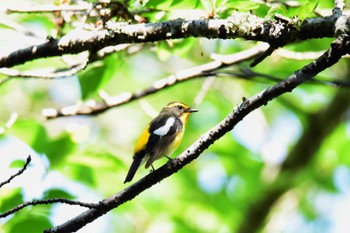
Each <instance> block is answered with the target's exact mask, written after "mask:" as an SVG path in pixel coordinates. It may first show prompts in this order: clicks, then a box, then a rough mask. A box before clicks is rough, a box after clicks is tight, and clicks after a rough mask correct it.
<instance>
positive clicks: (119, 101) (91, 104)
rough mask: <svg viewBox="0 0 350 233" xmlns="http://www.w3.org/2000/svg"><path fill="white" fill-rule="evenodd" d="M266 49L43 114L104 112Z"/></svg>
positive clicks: (262, 46) (218, 58)
mask: <svg viewBox="0 0 350 233" xmlns="http://www.w3.org/2000/svg"><path fill="white" fill-rule="evenodd" d="M265 49H266V44H260V45H257V46H255V47H253V48H251V49H248V50H245V51H242V52H239V53H236V54H232V55H226V56H222V55H216V56H213V59H214V61H212V62H209V63H207V64H204V65H200V66H195V67H192V68H189V69H185V70H181V71H179V72H177V73H176V74H174V75H171V76H169V77H167V78H164V79H161V80H158V81H157V82H155V83H154V84H153V85H152V86H151V87H149V88H147V89H145V90H143V91H140V92H136V93H130V92H126V93H122V94H120V95H118V96H110V97H105V98H103V100H104V101H103V102H96V101H86V102H85V104H78V105H72V106H68V107H64V108H62V109H52V108H50V109H44V110H43V111H42V115H43V116H44V117H45V118H46V119H53V118H58V117H65V116H76V115H92V114H99V113H102V112H104V111H106V110H108V109H110V108H113V107H117V106H120V105H123V104H126V103H129V102H131V101H133V100H137V99H140V98H142V97H145V96H148V95H151V94H153V93H156V92H158V91H160V90H163V89H165V88H167V87H171V86H173V85H176V84H178V83H180V82H185V81H189V80H192V79H194V78H199V77H203V76H206V75H205V74H206V72H210V71H213V70H217V69H220V68H224V67H227V66H231V65H233V64H237V63H240V62H243V61H246V60H250V59H251V58H253V57H255V56H256V55H258V54H259V53H261V52H262V51H263V50H265Z"/></svg>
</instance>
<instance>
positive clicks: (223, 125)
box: [45, 37, 350, 233]
mask: <svg viewBox="0 0 350 233" xmlns="http://www.w3.org/2000/svg"><path fill="white" fill-rule="evenodd" d="M349 48H350V43H349V40H348V38H344V37H340V38H338V39H337V40H336V41H334V42H333V43H332V45H331V47H330V49H328V50H327V51H326V52H325V53H324V54H323V55H322V56H321V57H319V58H318V59H316V60H315V61H313V62H312V63H310V64H308V65H306V66H304V67H303V68H302V69H300V70H298V71H296V72H295V73H294V74H293V75H291V76H290V77H288V78H287V79H286V80H283V81H281V82H280V83H277V84H276V85H274V86H272V87H270V88H267V89H265V90H264V91H262V92H260V93H258V94H256V95H254V96H252V97H250V98H249V99H245V100H244V101H243V103H241V104H240V105H239V106H238V107H237V108H235V109H234V110H233V111H232V112H231V113H230V114H229V115H228V116H227V117H226V118H225V119H223V120H222V121H221V122H220V123H219V124H217V125H216V126H215V127H213V128H212V129H211V130H210V131H208V132H207V133H205V134H203V135H202V136H201V137H200V138H199V139H198V140H197V141H196V142H195V143H194V144H192V145H191V146H190V147H189V148H188V149H187V150H186V151H185V152H183V153H181V154H180V155H179V156H178V157H177V158H175V159H173V160H171V161H169V162H168V163H166V164H165V165H163V166H162V167H160V168H159V169H157V170H155V171H154V172H152V173H150V174H148V175H147V176H145V177H144V178H142V179H141V180H139V181H137V182H136V183H134V184H132V185H131V186H129V187H127V188H125V189H124V190H122V191H120V192H119V193H117V194H115V195H114V196H112V197H110V198H107V199H105V200H103V201H102V202H101V204H102V205H103V208H99V209H90V210H87V211H85V212H83V213H82V214H80V215H79V216H77V217H75V218H73V219H71V220H69V221H67V222H65V223H63V224H62V225H59V226H56V227H54V228H51V229H47V230H46V231H45V232H46V233H48V232H72V231H76V230H78V229H81V228H82V227H83V226H85V225H86V224H88V223H90V222H92V221H94V220H95V219H97V218H98V217H100V216H102V215H104V214H106V213H107V212H108V211H110V210H111V209H113V208H116V207H118V206H120V205H122V204H123V203H125V202H127V201H130V200H131V199H133V198H134V197H136V196H137V195H138V194H140V193H141V192H143V191H144V190H146V189H148V188H150V187H152V186H153V185H155V184H157V183H158V182H160V181H161V180H163V179H165V178H166V177H168V176H170V175H172V174H174V173H176V172H177V171H179V170H180V169H181V168H183V167H184V166H185V165H186V164H188V163H190V162H191V161H193V160H194V159H196V158H197V157H198V156H199V155H200V154H202V153H203V151H204V150H206V149H207V148H208V147H209V146H210V145H211V144H213V143H214V142H215V141H217V140H218V139H220V138H221V137H222V136H223V135H225V134H226V133H227V132H229V131H231V130H232V129H233V128H234V126H235V125H236V124H237V123H238V122H240V121H241V120H242V119H243V118H244V117H245V116H246V115H248V114H249V113H250V112H252V111H253V110H255V109H257V108H259V107H261V106H263V105H266V104H267V103H268V102H269V101H271V100H273V99H274V98H276V97H278V96H280V95H282V94H284V93H286V92H290V91H292V90H293V89H294V88H296V87H297V86H298V85H300V84H302V83H303V82H305V81H307V80H309V79H311V78H312V77H314V76H315V75H316V74H318V73H319V72H321V71H323V70H325V69H326V68H328V67H330V66H332V65H334V64H335V63H336V62H338V61H339V59H340V58H341V57H342V55H344V54H346V53H347V51H349Z"/></svg>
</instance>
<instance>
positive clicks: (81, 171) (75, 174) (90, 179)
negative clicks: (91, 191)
mask: <svg viewBox="0 0 350 233" xmlns="http://www.w3.org/2000/svg"><path fill="white" fill-rule="evenodd" d="M67 170H68V173H69V176H70V177H72V178H73V179H74V180H77V181H79V182H82V183H84V184H86V185H88V186H90V187H95V185H96V181H95V174H94V170H93V169H92V168H91V167H89V166H85V165H81V164H72V165H71V166H69V168H68V169H67Z"/></svg>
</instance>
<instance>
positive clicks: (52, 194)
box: [43, 189, 75, 199]
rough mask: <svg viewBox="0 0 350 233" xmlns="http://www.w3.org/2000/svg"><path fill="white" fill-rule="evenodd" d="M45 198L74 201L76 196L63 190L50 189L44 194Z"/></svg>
mask: <svg viewBox="0 0 350 233" xmlns="http://www.w3.org/2000/svg"><path fill="white" fill-rule="evenodd" d="M43 198H44V199H51V198H66V199H74V198H75V196H73V195H72V194H70V193H68V192H66V191H64V190H62V189H50V190H48V191H46V192H45V193H44V195H43Z"/></svg>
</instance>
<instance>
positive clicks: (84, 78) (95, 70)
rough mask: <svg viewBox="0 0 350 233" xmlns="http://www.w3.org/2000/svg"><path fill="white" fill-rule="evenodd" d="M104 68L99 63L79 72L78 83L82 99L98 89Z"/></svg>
mask: <svg viewBox="0 0 350 233" xmlns="http://www.w3.org/2000/svg"><path fill="white" fill-rule="evenodd" d="M104 70H105V67H104V66H103V65H101V64H100V65H98V66H94V67H92V68H90V69H88V70H86V71H84V72H82V73H81V74H79V83H80V89H81V94H82V98H83V99H86V98H88V97H90V96H91V95H92V94H94V93H96V91H97V90H98V89H99V87H100V83H101V82H102V80H103V73H104Z"/></svg>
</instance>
